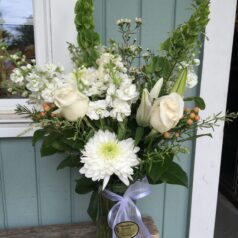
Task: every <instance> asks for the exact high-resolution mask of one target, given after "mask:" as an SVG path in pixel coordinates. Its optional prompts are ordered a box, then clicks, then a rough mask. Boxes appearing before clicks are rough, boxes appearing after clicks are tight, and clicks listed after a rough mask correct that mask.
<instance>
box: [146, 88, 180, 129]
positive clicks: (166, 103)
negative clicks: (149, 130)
mask: <svg viewBox="0 0 238 238" xmlns="http://www.w3.org/2000/svg"><path fill="white" fill-rule="evenodd" d="M183 110H184V101H183V98H182V97H181V96H180V95H179V94H178V93H171V94H169V95H166V96H163V97H160V98H158V99H157V100H156V101H155V102H154V104H153V106H152V108H151V116H150V124H151V126H152V127H153V128H154V129H155V130H156V131H158V132H160V133H164V132H166V131H169V130H170V129H172V128H174V127H175V126H176V125H177V124H178V122H179V120H180V119H181V118H182V117H183Z"/></svg>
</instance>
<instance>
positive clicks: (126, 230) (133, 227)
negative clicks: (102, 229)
mask: <svg viewBox="0 0 238 238" xmlns="http://www.w3.org/2000/svg"><path fill="white" fill-rule="evenodd" d="M114 230H115V233H116V235H117V237H118V238H133V237H135V236H136V235H137V234H138V233H139V226H138V224H136V223H135V222H132V221H124V222H121V223H118V224H117V225H116V226H115V229H114Z"/></svg>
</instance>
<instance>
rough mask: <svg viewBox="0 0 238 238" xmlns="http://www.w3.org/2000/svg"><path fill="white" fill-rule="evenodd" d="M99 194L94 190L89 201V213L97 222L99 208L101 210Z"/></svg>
mask: <svg viewBox="0 0 238 238" xmlns="http://www.w3.org/2000/svg"><path fill="white" fill-rule="evenodd" d="M98 206H99V195H98V192H97V191H94V192H93V193H92V195H91V199H90V202H89V207H88V210H87V212H88V215H89V216H90V217H91V219H92V220H93V221H94V222H95V221H96V220H97V217H98V210H99V207H98Z"/></svg>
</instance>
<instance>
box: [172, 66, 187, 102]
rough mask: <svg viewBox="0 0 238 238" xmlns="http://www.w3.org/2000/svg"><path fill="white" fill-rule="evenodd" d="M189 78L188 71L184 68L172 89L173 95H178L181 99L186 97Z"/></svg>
mask: <svg viewBox="0 0 238 238" xmlns="http://www.w3.org/2000/svg"><path fill="white" fill-rule="evenodd" d="M187 77H188V69H187V68H184V69H183V71H182V72H181V74H180V75H179V77H178V79H177V80H176V81H175V83H174V86H173V87H172V89H171V93H178V94H179V95H180V96H181V97H183V95H184V91H185V87H186V83H187Z"/></svg>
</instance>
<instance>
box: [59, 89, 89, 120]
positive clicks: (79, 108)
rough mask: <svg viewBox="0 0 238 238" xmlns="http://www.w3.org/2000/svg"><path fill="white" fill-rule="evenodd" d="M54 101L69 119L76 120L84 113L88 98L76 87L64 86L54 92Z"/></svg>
mask: <svg viewBox="0 0 238 238" xmlns="http://www.w3.org/2000/svg"><path fill="white" fill-rule="evenodd" d="M54 103H55V105H56V106H57V107H59V108H60V111H61V113H62V114H63V115H64V117H65V118H66V119H67V120H69V121H77V120H78V119H79V118H82V117H84V116H85V115H86V113H87V111H88V105H89V99H88V97H86V96H85V95H84V94H82V93H80V92H79V91H78V90H77V89H75V88H73V87H71V86H66V87H63V88H60V89H57V90H56V91H55V93H54Z"/></svg>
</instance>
